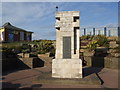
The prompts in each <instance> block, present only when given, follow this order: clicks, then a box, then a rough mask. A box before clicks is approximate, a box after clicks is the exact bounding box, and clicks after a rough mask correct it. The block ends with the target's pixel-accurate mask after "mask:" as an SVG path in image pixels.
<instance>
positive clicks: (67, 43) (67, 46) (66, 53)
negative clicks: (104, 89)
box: [63, 37, 71, 59]
mask: <svg viewBox="0 0 120 90" xmlns="http://www.w3.org/2000/svg"><path fill="white" fill-rule="evenodd" d="M70 58H71V37H63V59H70Z"/></svg>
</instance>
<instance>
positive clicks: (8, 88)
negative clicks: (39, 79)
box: [2, 82, 42, 90]
mask: <svg viewBox="0 0 120 90" xmlns="http://www.w3.org/2000/svg"><path fill="white" fill-rule="evenodd" d="M20 87H24V88H20ZM40 87H42V84H33V85H31V86H30V87H25V86H22V85H21V84H12V83H10V82H2V90H23V89H25V90H26V89H29V90H33V88H40Z"/></svg>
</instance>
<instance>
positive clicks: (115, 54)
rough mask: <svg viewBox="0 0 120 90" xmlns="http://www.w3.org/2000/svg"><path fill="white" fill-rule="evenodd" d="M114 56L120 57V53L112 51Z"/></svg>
mask: <svg viewBox="0 0 120 90" xmlns="http://www.w3.org/2000/svg"><path fill="white" fill-rule="evenodd" d="M110 54H111V56H113V57H120V53H110Z"/></svg>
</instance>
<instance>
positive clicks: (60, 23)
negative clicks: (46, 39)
mask: <svg viewBox="0 0 120 90" xmlns="http://www.w3.org/2000/svg"><path fill="white" fill-rule="evenodd" d="M55 26H56V55H55V59H53V60H52V77H55V78H82V60H81V59H79V47H80V46H79V45H80V42H79V32H80V30H79V28H80V22H79V11H64V12H56V25H55Z"/></svg>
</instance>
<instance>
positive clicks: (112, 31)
mask: <svg viewBox="0 0 120 90" xmlns="http://www.w3.org/2000/svg"><path fill="white" fill-rule="evenodd" d="M83 35H105V36H108V37H110V36H120V27H97V28H94V27H86V28H80V36H83Z"/></svg>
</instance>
